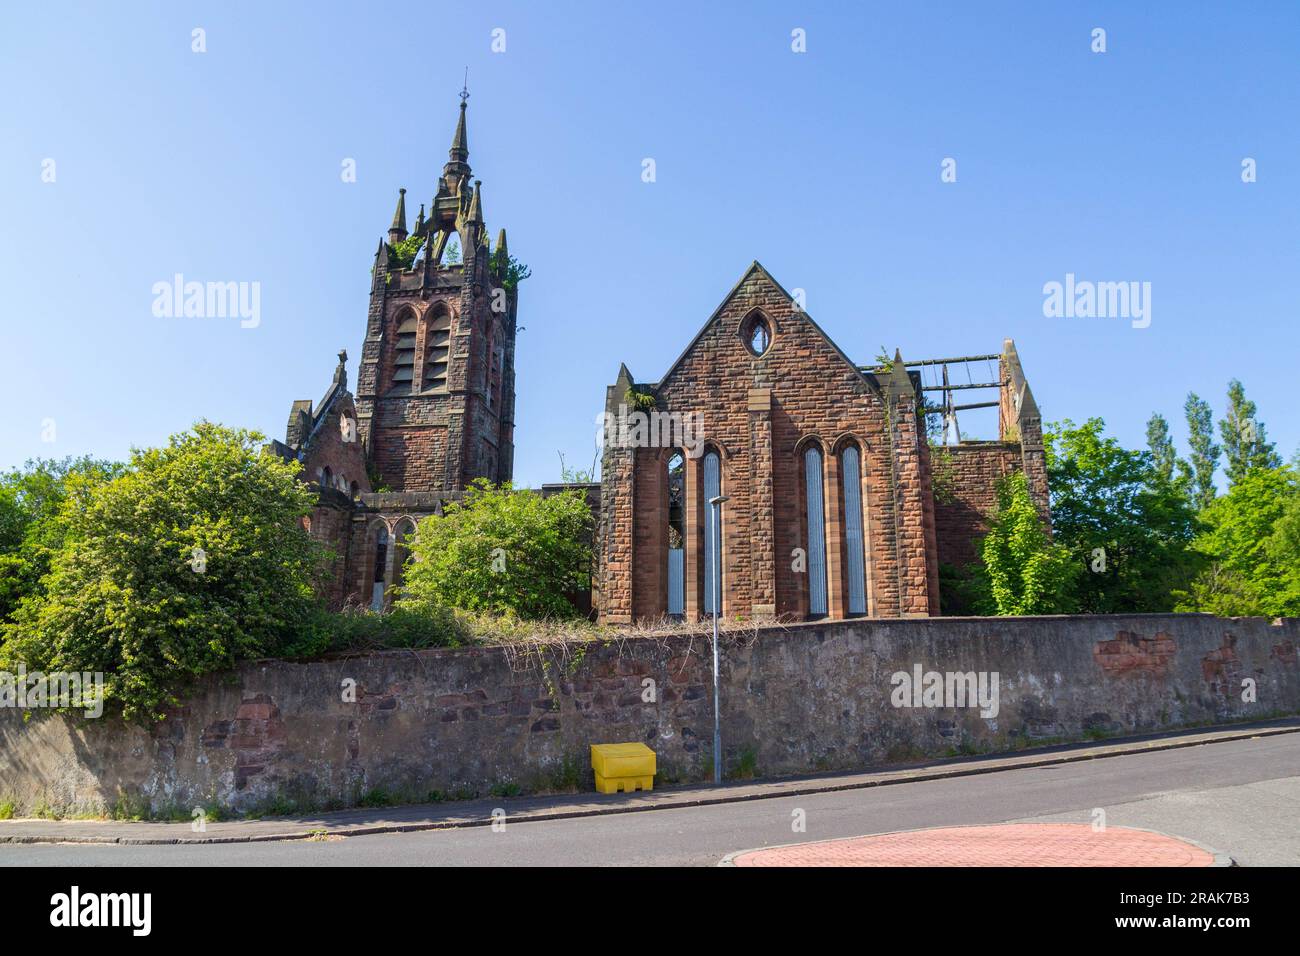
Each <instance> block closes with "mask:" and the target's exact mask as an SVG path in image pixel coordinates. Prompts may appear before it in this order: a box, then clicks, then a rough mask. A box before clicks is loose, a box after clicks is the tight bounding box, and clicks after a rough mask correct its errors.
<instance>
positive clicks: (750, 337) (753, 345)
mask: <svg viewBox="0 0 1300 956" xmlns="http://www.w3.org/2000/svg"><path fill="white" fill-rule="evenodd" d="M745 344H746V345H747V346H748V347H749V350H750V351H751V352H753V353H754V354H755V355H762V354H763V353H764V352H766V351H767V350H768V347H769V346H771V344H772V327H771V326H770V325H768V324H767V319H765V318H763V317H762V316H757V315H756V316H754V317H753V318H752V319H750V320H749V322H748V324H746V326H745Z"/></svg>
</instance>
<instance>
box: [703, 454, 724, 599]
mask: <svg viewBox="0 0 1300 956" xmlns="http://www.w3.org/2000/svg"><path fill="white" fill-rule="evenodd" d="M720 494H722V459H721V458H720V457H719V456H718V453H717V452H716V451H711V452H709V453H708V454H706V455H705V456H704V513H705V517H704V611H705V613H706V614H712V613H713V592H714V590H715V589H716V590H717V592H718V594H719V595H721V594H722V561H721V560H720V559H721V557H722V555H721V548H720V547H719V542H720V541H721V539H722V533H721V532H722V528H721V526H720V525H719V526H717V527H715V526H714V520H713V519H714V514H715V513H718V512H720V511H721V509H720V508H715V507H714V506H713V505H711V504H709V501H710V500H712V499H713V498H716V497H718V495H720ZM718 517H719V520H721V515H720V514H719V515H718ZM718 613H719V614H721V613H722V609H721V608H719V609H718Z"/></svg>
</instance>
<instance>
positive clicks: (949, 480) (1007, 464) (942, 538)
mask: <svg viewBox="0 0 1300 956" xmlns="http://www.w3.org/2000/svg"><path fill="white" fill-rule="evenodd" d="M931 460H932V471H933V473H934V474H935V476H936V477H935V481H934V484H935V486H936V492H937V494H936V498H935V503H934V514H935V540H936V545H937V548H936V550H937V556H938V560H939V562H940V563H943V564H951V565H954V566H956V567H962V566H963V565H966V564H969V563H971V562H972V561H976V560H978V559H979V553H978V551H977V549H976V546H977V544H978V541H979V539H980V538H982V537H983V536H984V535H985V534H987V533H988V517H989V516H990V515H991V514H992V513H993V512H995V511H996V510H997V503H998V496H997V487H996V486H997V481H998V479H999V478H1002V477H1003V476H1004V475H1009V474H1011V473H1012V472H1016V471H1019V470H1020V468H1021V465H1020V460H1021V451H1020V446H1019V445H1015V444H1005V443H996V444H992V443H990V444H986V445H956V446H950V447H947V448H944V449H936V450H935V451H934V452H933V453H932V454H931Z"/></svg>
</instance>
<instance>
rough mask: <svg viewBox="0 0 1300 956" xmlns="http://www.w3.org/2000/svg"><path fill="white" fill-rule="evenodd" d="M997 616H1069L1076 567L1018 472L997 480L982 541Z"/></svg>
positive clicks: (1073, 605)
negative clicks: (1050, 533) (1049, 530)
mask: <svg viewBox="0 0 1300 956" xmlns="http://www.w3.org/2000/svg"><path fill="white" fill-rule="evenodd" d="M980 550H981V554H982V556H983V559H984V567H985V569H986V570H987V572H988V576H989V588H990V592H991V594H992V599H993V606H994V608H995V609H996V613H998V614H1069V613H1072V612H1073V611H1075V610H1076V609H1077V603H1076V601H1075V597H1074V587H1075V581H1076V579H1077V578H1078V575H1079V574H1080V572H1081V570H1082V569H1081V568H1080V567H1079V565H1078V564H1076V563H1075V561H1074V560H1073V558H1072V557H1071V555H1070V552H1069V551H1067V550H1066V549H1065V548H1063V547H1062V546H1061V545H1058V544H1053V543H1052V541H1051V539H1050V538H1049V537H1048V535H1047V530H1046V528H1044V527H1043V520H1042V518H1041V517H1040V516H1039V514H1038V509H1037V508H1035V507H1034V502H1033V500H1032V499H1031V498H1030V497H1029V485H1028V483H1027V482H1026V480H1025V476H1024V474H1023V473H1019V472H1017V473H1016V474H1012V475H1008V476H1007V477H1005V478H1003V479H1001V480H1000V481H999V482H998V511H997V514H996V515H995V516H994V518H993V522H992V527H991V528H990V530H989V533H988V536H987V537H986V538H985V539H984V542H983V544H982V545H981V549H980Z"/></svg>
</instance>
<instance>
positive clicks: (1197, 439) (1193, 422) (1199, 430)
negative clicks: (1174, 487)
mask: <svg viewBox="0 0 1300 956" xmlns="http://www.w3.org/2000/svg"><path fill="white" fill-rule="evenodd" d="M1183 411H1184V412H1185V413H1186V415H1187V443H1188V444H1189V445H1190V446H1191V449H1192V451H1191V455H1190V456H1189V457H1190V459H1191V462H1190V470H1189V473H1190V478H1191V491H1190V493H1191V495H1192V501H1193V502H1194V503H1195V504H1196V507H1197V508H1198V509H1199V508H1204V507H1206V506H1207V505H1208V504H1209V503H1210V502H1211V501H1213V500H1214V496H1215V495H1216V494H1217V491H1216V490H1215V487H1214V471H1215V469H1216V468H1218V467H1219V452H1220V451H1221V450H1222V449H1220V448H1219V446H1218V445H1216V444H1215V443H1214V413H1213V412H1212V411H1211V410H1210V405H1209V403H1208V402H1205V401H1202V400H1201V399H1200V398H1199V397H1198V396H1197V394H1196V393H1195V392H1188V393H1187V402H1186V403H1185V404H1184V405H1183Z"/></svg>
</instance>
